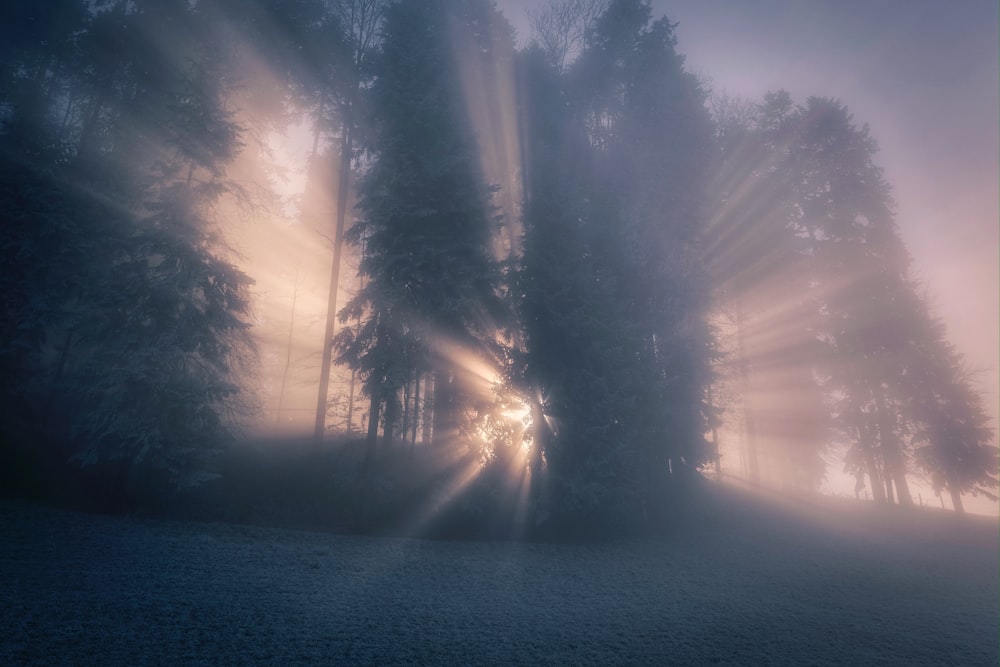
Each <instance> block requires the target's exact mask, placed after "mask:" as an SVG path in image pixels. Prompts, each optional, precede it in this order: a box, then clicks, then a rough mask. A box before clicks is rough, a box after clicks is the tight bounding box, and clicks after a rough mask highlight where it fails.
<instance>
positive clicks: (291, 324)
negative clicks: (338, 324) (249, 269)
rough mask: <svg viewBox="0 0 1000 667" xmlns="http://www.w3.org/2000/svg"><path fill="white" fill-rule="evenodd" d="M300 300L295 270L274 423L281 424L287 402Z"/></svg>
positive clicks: (297, 272)
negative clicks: (282, 413)
mask: <svg viewBox="0 0 1000 667" xmlns="http://www.w3.org/2000/svg"><path fill="white" fill-rule="evenodd" d="M298 298H299V271H298V269H296V270H295V287H294V288H293V290H292V314H291V315H290V316H289V320H288V343H287V345H286V346H285V370H284V371H282V373H281V389H279V390H278V408H277V409H276V410H275V411H274V423H275V424H280V423H281V408H282V405H283V404H284V401H285V387H286V385H287V384H288V370H289V369H290V368H291V366H292V332H293V331H294V330H295V302H296V301H297V300H298Z"/></svg>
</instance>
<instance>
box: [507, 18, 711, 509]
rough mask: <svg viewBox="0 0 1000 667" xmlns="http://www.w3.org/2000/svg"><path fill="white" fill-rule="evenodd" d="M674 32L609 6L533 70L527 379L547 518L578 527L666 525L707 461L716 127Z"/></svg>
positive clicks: (532, 63)
mask: <svg viewBox="0 0 1000 667" xmlns="http://www.w3.org/2000/svg"><path fill="white" fill-rule="evenodd" d="M672 29H673V28H672V25H671V24H670V23H669V22H668V21H667V20H666V19H661V20H659V21H655V22H651V9H650V7H649V5H648V3H642V2H630V1H622V2H612V3H611V4H610V5H609V6H608V8H607V11H605V12H604V13H603V14H602V15H601V16H600V17H599V18H598V19H597V20H596V22H595V23H594V27H593V30H592V31H591V32H590V35H589V41H588V46H587V48H586V49H584V50H583V52H582V53H581V54H580V56H579V58H578V59H577V61H576V62H575V63H574V65H573V66H572V67H571V68H570V69H569V71H568V72H567V73H566V74H565V75H564V76H560V74H559V70H558V68H557V67H555V66H553V65H552V64H551V63H548V64H547V65H546V64H545V63H544V61H545V60H546V57H545V55H544V54H542V53H541V52H540V51H536V52H535V53H534V54H531V55H529V56H528V59H527V62H526V65H525V71H526V74H525V78H526V80H527V81H528V84H527V85H526V90H527V91H528V94H529V97H530V96H533V97H534V99H533V100H532V105H531V106H529V107H528V108H529V109H530V110H531V113H530V114H529V116H528V117H529V119H530V120H531V123H532V125H531V126H529V127H530V133H529V137H530V139H529V141H528V144H527V145H529V146H530V147H531V148H532V154H531V158H530V162H529V167H528V174H529V176H528V196H527V198H526V206H525V243H524V247H525V253H524V258H523V260H522V264H523V268H522V271H521V278H520V281H521V282H520V286H519V289H518V293H519V294H520V295H521V296H520V300H521V304H520V308H521V312H522V319H523V325H524V328H525V332H524V340H525V347H526V352H525V362H524V370H523V373H524V378H525V383H526V385H527V386H528V387H529V389H530V391H531V392H532V393H533V394H534V396H535V401H536V405H535V415H536V435H535V439H536V442H535V445H534V446H535V447H536V448H537V449H538V450H539V453H538V454H536V457H537V456H541V455H542V454H541V450H543V452H544V462H545V468H546V471H547V474H546V478H547V486H548V498H549V500H548V502H549V503H550V505H551V509H552V511H554V512H555V513H557V514H559V515H562V517H563V518H566V519H569V520H572V518H573V517H575V518H580V519H583V518H585V517H589V519H595V518H597V517H598V516H603V517H604V518H605V519H608V520H610V521H619V520H621V519H623V518H627V517H645V516H647V513H649V512H656V511H657V509H656V508H658V507H660V506H661V505H662V504H661V503H658V502H655V499H656V498H658V497H659V495H660V494H661V493H663V490H664V489H665V488H667V487H669V486H670V481H671V479H672V478H680V477H682V476H683V474H684V471H685V469H688V468H694V467H696V466H698V465H699V464H700V463H701V462H702V461H703V460H704V458H705V457H706V455H707V453H706V449H705V448H704V446H703V444H704V437H703V434H704V432H705V430H706V427H707V421H706V409H707V406H706V403H705V401H706V387H707V378H708V358H709V348H710V346H711V344H710V337H709V335H708V331H707V327H706V325H705V321H704V318H703V315H704V313H703V308H704V305H705V303H706V301H707V300H706V299H705V294H704V293H703V292H702V291H701V289H700V287H699V285H701V284H703V283H701V282H699V276H698V269H697V268H696V264H695V258H696V255H697V251H696V247H697V244H698V232H699V227H700V224H701V221H702V210H701V201H700V199H699V193H700V192H701V191H702V190H703V188H704V181H703V179H704V177H705V167H706V166H707V162H706V157H707V151H708V148H707V147H708V140H709V127H710V126H709V122H708V118H707V115H706V114H705V111H704V107H703V101H704V98H703V96H702V93H701V91H700V89H699V87H698V85H697V82H696V81H695V80H694V79H693V77H691V76H690V75H688V74H687V73H685V72H684V71H683V59H682V58H681V57H680V56H678V55H677V54H676V52H675V50H674V47H675V41H674V37H673V33H672ZM543 423H544V424H545V425H546V427H548V430H547V431H546V427H542V426H540V424H543ZM538 467H540V466H539V464H538V463H537V462H536V468H538Z"/></svg>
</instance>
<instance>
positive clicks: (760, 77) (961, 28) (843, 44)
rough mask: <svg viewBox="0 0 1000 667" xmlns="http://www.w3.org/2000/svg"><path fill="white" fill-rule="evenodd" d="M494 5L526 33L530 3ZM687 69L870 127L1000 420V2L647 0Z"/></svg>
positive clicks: (946, 311) (901, 215) (919, 258)
mask: <svg viewBox="0 0 1000 667" xmlns="http://www.w3.org/2000/svg"><path fill="white" fill-rule="evenodd" d="M498 4H499V6H500V7H501V8H502V9H504V12H505V14H506V15H507V17H508V18H509V19H510V20H511V22H512V23H514V24H515V26H516V27H517V28H518V32H519V35H521V36H522V37H523V36H524V35H526V34H527V33H528V24H527V22H526V19H525V18H524V9H525V8H532V7H535V6H537V3H535V2H532V0H505V1H504V0H501V1H500V2H498ZM653 6H654V13H655V14H656V16H660V15H662V14H666V15H667V16H668V17H669V18H670V20H671V21H673V22H675V23H678V24H679V25H678V27H677V31H676V34H677V39H678V50H679V51H680V52H681V53H683V54H685V55H686V56H687V67H688V69H689V70H690V71H693V72H695V73H697V74H699V75H700V76H702V77H705V78H707V79H708V80H710V81H711V83H712V87H713V89H714V90H716V91H719V92H726V93H728V94H730V95H735V96H741V97H747V98H750V99H759V98H760V97H761V96H762V95H763V94H764V93H765V92H767V91H769V90H776V89H779V88H784V89H786V90H788V91H789V92H790V93H791V94H792V97H793V98H794V99H795V100H796V101H798V102H804V101H805V99H806V98H807V97H808V96H810V95H819V96H825V97H834V98H837V99H839V100H840V101H841V102H843V103H844V104H846V105H847V106H848V108H849V109H850V110H851V111H852V113H853V114H854V119H855V122H856V123H857V124H858V125H861V124H864V123H868V125H869V126H870V127H871V132H872V136H873V137H874V138H875V139H876V140H877V141H878V144H879V146H880V148H881V151H880V153H879V155H878V156H877V162H878V163H879V164H880V165H881V166H882V167H883V168H885V170H886V177H887V179H888V180H889V182H890V183H891V184H892V186H893V193H894V196H895V199H896V201H897V204H898V206H897V222H898V223H899V227H900V229H901V231H902V234H903V238H904V241H905V242H906V244H907V246H908V247H909V249H910V252H911V253H912V255H913V257H914V272H915V275H916V276H917V277H919V278H920V279H922V281H923V282H924V284H925V285H926V287H927V289H928V290H929V293H930V295H931V296H932V299H933V302H934V303H935V305H936V310H937V313H938V314H939V315H941V316H943V317H944V318H945V319H946V321H947V323H948V332H949V338H950V339H951V340H952V341H953V342H954V343H955V344H956V345H957V346H958V348H959V350H960V351H962V352H963V353H965V354H966V356H967V358H968V361H969V362H970V364H971V365H973V366H974V367H981V368H983V369H984V374H983V376H982V389H983V391H984V393H985V394H986V397H987V401H988V404H989V406H990V411H991V413H992V414H993V415H994V419H995V420H996V418H997V412H998V407H997V394H998V391H997V390H998V386H1000V379H998V378H1000V374H998V368H1000V353H998V346H1000V342H998V341H1000V312H998V310H1000V307H998V304H1000V289H998V285H1000V277H998V248H1000V234H998V228H1000V205H998V199H1000V195H998V191H1000V168H998V163H1000V136H998V135H1000V131H998V129H1000V93H998V89H1000V83H998V82H1000V48H998V41H1000V40H998V29H1000V3H998V2H997V0H954V1H951V2H945V1H943V0H753V1H748V0H654V2H653Z"/></svg>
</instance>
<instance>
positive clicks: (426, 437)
mask: <svg viewBox="0 0 1000 667" xmlns="http://www.w3.org/2000/svg"><path fill="white" fill-rule="evenodd" d="M428 383H430V385H429V386H428ZM435 386H436V385H435V382H434V374H433V373H428V374H427V375H425V376H424V407H423V410H421V413H422V414H423V416H424V423H423V427H424V428H423V433H422V434H421V436H420V442H421V443H422V444H423V445H424V446H427V445H429V444H431V437H432V436H433V433H432V431H431V429H432V428H433V425H434V412H435V410H434V399H433V398H432V394H431V392H432V391H434V387H435Z"/></svg>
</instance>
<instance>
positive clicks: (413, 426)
mask: <svg viewBox="0 0 1000 667" xmlns="http://www.w3.org/2000/svg"><path fill="white" fill-rule="evenodd" d="M421 375H423V373H421V372H420V371H416V372H415V373H414V376H413V421H412V422H411V423H410V451H411V452H412V451H413V448H414V447H416V446H417V420H418V418H419V417H420V376H421ZM424 418H425V419H426V415H425V417H424Z"/></svg>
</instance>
